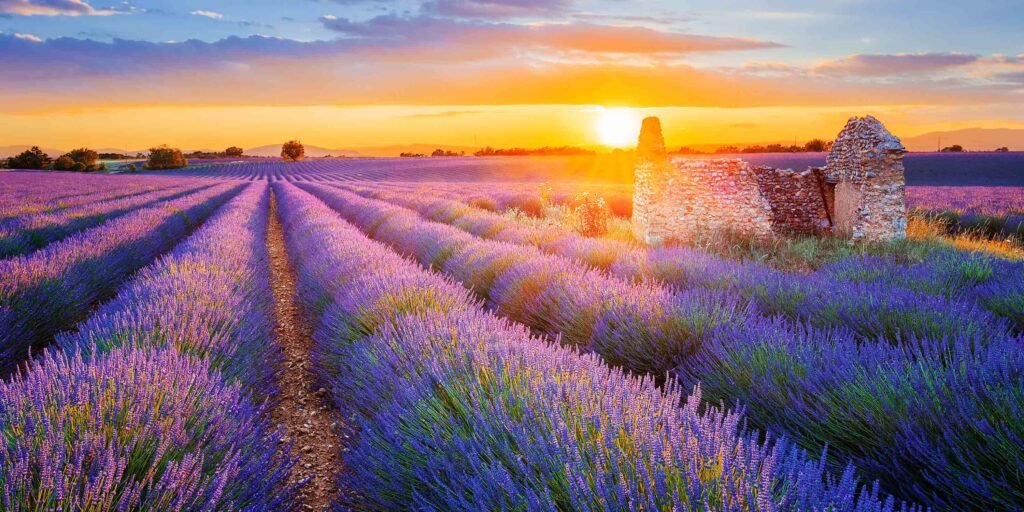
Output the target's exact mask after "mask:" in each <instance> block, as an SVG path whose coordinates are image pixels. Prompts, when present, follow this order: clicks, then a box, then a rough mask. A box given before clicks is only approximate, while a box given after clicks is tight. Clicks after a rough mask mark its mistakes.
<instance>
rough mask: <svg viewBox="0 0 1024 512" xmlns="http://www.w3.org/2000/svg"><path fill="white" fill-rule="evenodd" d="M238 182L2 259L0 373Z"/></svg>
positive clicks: (165, 246)
mask: <svg viewBox="0 0 1024 512" xmlns="http://www.w3.org/2000/svg"><path fill="white" fill-rule="evenodd" d="M239 188H240V186H239V185H236V184H233V183H227V184H223V185H217V186H215V187H213V188H210V189H206V190H204V191H201V192H197V193H195V194H191V195H188V196H185V197H182V198H179V199H176V200H173V201H168V202H164V203H160V204H158V205H156V206H152V207H150V208H145V209H141V210H138V211H136V212H133V213H131V214H129V215H126V216H124V217H120V218H117V219H114V220H111V221H109V222H106V223H104V224H102V225H100V226H97V227H95V228H92V229H88V230H86V231H82V232H79V233H77V234H75V235H72V236H70V237H68V238H66V239H64V240H61V241H59V242H56V243H53V244H50V245H49V246H47V247H45V248H43V249H41V250H39V251H36V252H34V253H31V254H28V255H22V256H17V257H14V258H11V259H7V260H2V261H0V374H7V373H10V371H11V370H12V369H13V368H14V367H15V366H16V365H17V364H18V363H19V362H21V361H22V360H24V359H25V357H26V355H27V353H28V351H29V350H30V349H31V348H32V347H33V346H39V345H42V344H45V343H47V342H49V341H50V339H51V337H52V336H53V335H54V334H56V333H57V332H58V331H59V330H61V329H65V328H68V327H70V326H71V325H72V324H73V323H74V322H76V321H79V320H81V319H82V318H83V317H84V316H85V314H86V313H87V312H88V311H89V309H91V308H92V306H93V304H95V303H96V302H97V301H99V300H102V299H104V298H106V297H107V296H109V295H111V294H112V293H113V292H114V291H115V290H116V289H117V286H118V284H119V283H120V282H121V281H123V280H124V279H125V278H127V277H128V276H129V275H131V273H132V272H135V271H136V270H138V269H139V268H141V267H143V266H144V265H146V264H148V263H150V262H151V261H153V259H154V258H156V257H157V256H159V255H160V254H161V253H163V252H166V251H167V250H169V249H171V248H172V247H174V244H175V243H176V242H177V241H178V240H181V239H182V238H183V237H185V235H187V234H188V233H189V232H190V231H191V230H192V229H194V228H195V227H196V226H197V225H198V224H199V223H200V222H202V221H203V220H205V219H206V218H207V217H208V216H209V215H210V214H211V213H213V211H214V210H215V209H216V208H217V207H219V206H220V205H221V204H223V203H224V202H225V201H227V200H228V199H229V198H230V197H231V196H233V195H235V194H236V193H237V192H238V190H239Z"/></svg>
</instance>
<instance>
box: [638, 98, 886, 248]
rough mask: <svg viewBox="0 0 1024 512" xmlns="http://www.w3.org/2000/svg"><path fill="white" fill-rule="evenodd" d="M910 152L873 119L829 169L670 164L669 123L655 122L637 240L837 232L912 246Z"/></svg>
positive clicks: (852, 135) (649, 132) (642, 172)
mask: <svg viewBox="0 0 1024 512" xmlns="http://www.w3.org/2000/svg"><path fill="white" fill-rule="evenodd" d="M903 151H904V150H903V146H902V144H900V141H899V139H897V138H896V137H893V136H892V135H891V134H890V133H889V132H888V131H886V130H885V128H884V127H883V126H882V124H881V123H879V122H878V120H876V119H875V118H873V117H870V116H869V117H866V118H853V119H851V120H850V122H849V123H848V124H847V126H846V128H844V129H843V131H842V132H841V133H840V134H839V138H838V139H837V140H836V142H835V144H834V146H833V150H832V153H831V154H830V155H829V157H828V160H827V162H828V163H827V165H826V167H825V168H823V169H815V168H812V169H808V170H806V171H804V172H794V171H791V170H788V169H783V170H780V169H774V168H770V167H757V168H751V167H750V166H749V165H748V164H747V163H746V162H744V161H742V160H727V159H711V160H693V159H685V158H676V159H670V158H668V157H667V156H666V152H665V142H664V139H663V138H662V134H661V123H660V122H659V121H658V119H657V118H648V119H645V120H644V124H643V129H642V131H641V135H640V144H639V146H638V148H637V157H638V163H637V167H636V183H635V186H634V192H633V194H634V196H633V231H634V234H635V235H636V237H637V238H638V239H639V240H642V241H644V242H646V243H649V244H660V243H663V242H665V241H668V240H680V241H687V240H692V239H693V238H695V237H696V236H698V235H700V234H702V233H709V232H718V231H729V232H733V233H738V234H742V235H747V236H752V237H759V238H764V237H770V236H772V235H774V234H781V233H789V234H792V233H797V234H820V233H827V232H830V231H834V232H836V233H838V234H841V235H845V236H849V237H851V238H853V239H855V240H860V239H864V240H890V239H897V238H902V237H905V236H906V206H905V203H904V188H905V187H904V178H903V163H902V157H903Z"/></svg>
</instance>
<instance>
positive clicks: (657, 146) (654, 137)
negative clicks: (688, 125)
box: [636, 117, 667, 162]
mask: <svg viewBox="0 0 1024 512" xmlns="http://www.w3.org/2000/svg"><path fill="white" fill-rule="evenodd" d="M636 155H637V157H638V158H642V159H646V160H650V161H652V162H657V161H662V160H665V159H666V158H667V153H666V151H665V137H663V136H662V134H661V120H659V119H658V118H657V117H648V118H646V119H644V123H643V126H642V127H641V128H640V143H639V144H637V147H636Z"/></svg>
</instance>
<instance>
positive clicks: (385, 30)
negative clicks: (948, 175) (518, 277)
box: [0, 17, 1019, 116]
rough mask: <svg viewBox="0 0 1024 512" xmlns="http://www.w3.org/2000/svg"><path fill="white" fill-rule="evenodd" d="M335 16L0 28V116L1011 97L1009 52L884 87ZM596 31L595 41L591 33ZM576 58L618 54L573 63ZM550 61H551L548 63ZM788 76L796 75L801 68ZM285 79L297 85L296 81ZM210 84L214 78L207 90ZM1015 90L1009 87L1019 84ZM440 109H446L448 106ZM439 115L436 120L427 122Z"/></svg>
mask: <svg viewBox="0 0 1024 512" xmlns="http://www.w3.org/2000/svg"><path fill="white" fill-rule="evenodd" d="M331 21H334V22H337V23H338V24H339V25H338V26H339V27H340V28H341V30H338V33H339V34H341V35H342V36H343V37H339V38H338V39H336V40H330V41H309V42H305V41H296V40H291V39H283V38H273V37H263V36H250V37H229V38H226V39H222V40H219V41H213V42H204V41H197V40H189V41H184V42H178V43H153V42H144V41H129V40H123V39H113V40H111V41H106V42H104V41H95V40H88V39H76V38H55V39H47V40H42V41H34V40H30V39H25V38H22V37H17V36H15V35H11V34H7V35H4V34H0V69H4V70H5V71H4V73H2V74H0V111H8V112H23V111H26V109H34V110H32V111H39V110H40V109H47V110H57V109H78V108H97V107H104V106H143V105H225V106H226V105H265V106H284V105H289V106H295V105H339V106H352V105H381V104H387V105H395V104H402V105H423V106H437V107H439V108H438V110H442V111H444V115H446V116H455V115H469V112H470V111H469V110H456V109H452V107H451V105H515V104H549V105H551V104H562V105H613V104H614V105H623V106H635V107H664V106H692V107H772V106H823V105H831V106H834V105H836V104H837V103H840V104H842V105H922V104H933V105H946V104H956V105H966V104H995V103H1000V102H1004V103H1006V102H1012V101H1019V94H1017V93H1016V92H1015V89H1013V88H1012V84H1014V83H1016V79H1018V78H1019V77H1018V76H1015V75H1013V74H1012V73H1014V72H1016V71H1019V69H1016V68H1014V67H1013V66H1017V65H1019V64H1017V62H1016V60H1017V58H1016V57H1003V58H1002V60H1003V61H1006V62H1005V64H1002V65H1003V66H1004V68H1000V71H1001V72H1002V73H1003V74H1006V75H1007V76H1004V77H1002V80H1000V79H995V78H992V77H989V78H984V77H979V78H976V80H977V83H969V84H965V83H948V82H943V81H939V80H934V79H933V78H932V77H931V76H928V75H925V76H921V77H919V78H920V79H915V78H914V77H908V79H907V80H906V81H900V82H892V83H884V82H881V81H879V82H872V81H862V80H849V79H847V77H845V76H832V75H827V74H816V73H810V72H807V71H806V70H802V72H804V73H805V74H804V75H801V76H800V79H799V80H795V79H794V78H793V76H792V75H786V72H787V70H788V68H785V67H783V66H784V65H781V64H779V65H771V64H770V63H769V64H766V65H762V66H761V67H756V66H755V67H752V68H750V69H744V68H742V67H738V68H734V69H708V68H698V67H694V66H690V65H683V64H680V63H679V60H678V59H673V58H667V59H664V60H663V61H661V62H658V65H650V63H649V62H648V61H646V60H644V58H642V57H644V56H646V55H648V54H649V53H655V54H659V55H661V54H665V55H669V56H674V55H678V54H685V53H686V52H700V51H727V50H738V49H746V48H748V47H754V48H756V47H761V46H767V47H771V46H772V44H771V43H764V42H757V41H749V40H744V39H733V38H714V37H711V38H709V37H706V36H694V35H690V34H684V33H678V32H668V31H657V30H652V29H646V28H637V27H607V26H598V25H586V24H563V25H517V24H508V23H483V22H469V21H465V20H463V21H457V20H438V19H434V18H425V19H408V18H400V17H385V18H379V19H374V20H370V21H368V22H362V23H360V22H352V21H349V20H339V19H336V18H335V19H333V20H330V19H325V20H324V23H325V26H326V24H327V23H328V22H331ZM598 36H601V37H598ZM580 53H584V54H587V55H597V56H600V55H603V54H606V53H613V54H617V55H618V54H624V55H625V56H626V57H625V58H613V59H604V58H600V57H594V58H578V56H579V54H580ZM552 55H555V56H558V55H562V56H563V57H562V58H553V57H552ZM797 71H801V69H800V68H798V69H797ZM295 77H301V79H299V80H296V79H295ZM209 84H217V86H216V87H210V85H209ZM1018 88H1019V87H1018ZM445 109H448V110H445ZM438 115H440V114H438Z"/></svg>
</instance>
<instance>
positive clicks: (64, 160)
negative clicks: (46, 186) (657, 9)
mask: <svg viewBox="0 0 1024 512" xmlns="http://www.w3.org/2000/svg"><path fill="white" fill-rule="evenodd" d="M74 167H75V161H74V160H72V159H71V157H69V156H68V155H63V156H61V157H60V158H58V159H56V160H54V161H53V168H54V170H57V171H70V170H72V169H73V168H74Z"/></svg>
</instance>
